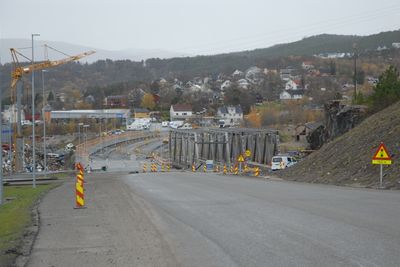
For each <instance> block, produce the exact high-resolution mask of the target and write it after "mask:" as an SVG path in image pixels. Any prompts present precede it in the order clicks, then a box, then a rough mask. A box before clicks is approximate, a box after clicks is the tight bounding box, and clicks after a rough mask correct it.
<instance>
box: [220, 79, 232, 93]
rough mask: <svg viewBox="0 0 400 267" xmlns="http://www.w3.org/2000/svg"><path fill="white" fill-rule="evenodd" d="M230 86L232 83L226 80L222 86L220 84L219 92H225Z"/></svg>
mask: <svg viewBox="0 0 400 267" xmlns="http://www.w3.org/2000/svg"><path fill="white" fill-rule="evenodd" d="M231 86H232V82H231V81H230V80H226V81H225V82H224V83H223V84H221V91H225V90H226V89H229V88H230V87H231Z"/></svg>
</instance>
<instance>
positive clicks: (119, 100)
mask: <svg viewBox="0 0 400 267" xmlns="http://www.w3.org/2000/svg"><path fill="white" fill-rule="evenodd" d="M104 106H105V107H108V108H126V107H127V106H128V96H126V95H110V96H107V97H106V98H104Z"/></svg>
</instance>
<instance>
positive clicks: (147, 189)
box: [122, 173, 400, 266]
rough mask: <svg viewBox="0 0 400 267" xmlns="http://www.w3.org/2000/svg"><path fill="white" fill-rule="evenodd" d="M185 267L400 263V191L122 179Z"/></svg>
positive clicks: (200, 178)
mask: <svg viewBox="0 0 400 267" xmlns="http://www.w3.org/2000/svg"><path fill="white" fill-rule="evenodd" d="M122 179H123V181H124V182H125V183H126V184H127V185H129V187H130V189H131V190H132V192H133V193H134V194H135V195H138V196H140V197H141V198H142V199H144V200H145V201H146V203H148V204H149V209H150V213H151V214H153V216H152V222H153V223H154V225H155V226H156V228H157V229H159V231H160V232H161V233H162V235H163V237H164V239H165V240H167V242H168V244H169V246H170V248H171V251H172V252H173V254H174V255H175V258H176V259H177V261H178V262H179V263H181V265H182V266H399V265H400V253H399V252H400V226H399V222H400V194H399V192H383V191H374V190H363V189H352V188H342V187H333V186H321V185H310V184H300V183H289V182H279V181H267V180H262V179H249V178H240V177H233V176H222V175H215V174H200V173H196V174H193V173H170V174H161V175H160V174H146V175H143V174H139V175H129V176H125V177H123V178H122Z"/></svg>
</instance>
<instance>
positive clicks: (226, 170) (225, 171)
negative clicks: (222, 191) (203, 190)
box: [223, 164, 228, 174]
mask: <svg viewBox="0 0 400 267" xmlns="http://www.w3.org/2000/svg"><path fill="white" fill-rule="evenodd" d="M227 172H228V168H227V167H226V164H224V172H223V173H224V174H226V173H227Z"/></svg>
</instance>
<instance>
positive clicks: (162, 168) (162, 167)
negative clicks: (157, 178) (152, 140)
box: [161, 163, 165, 172]
mask: <svg viewBox="0 0 400 267" xmlns="http://www.w3.org/2000/svg"><path fill="white" fill-rule="evenodd" d="M164 168H165V166H164V163H163V164H161V172H164Z"/></svg>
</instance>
